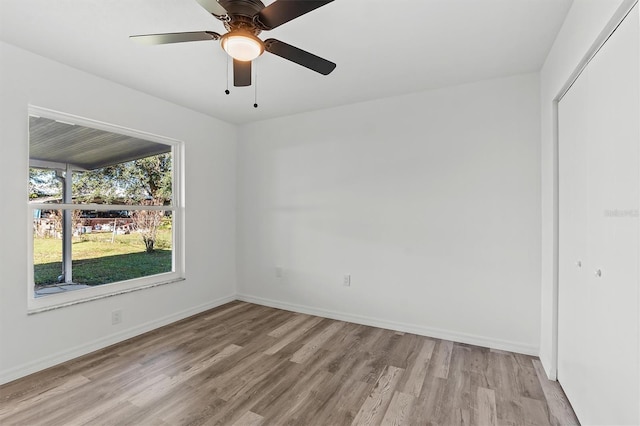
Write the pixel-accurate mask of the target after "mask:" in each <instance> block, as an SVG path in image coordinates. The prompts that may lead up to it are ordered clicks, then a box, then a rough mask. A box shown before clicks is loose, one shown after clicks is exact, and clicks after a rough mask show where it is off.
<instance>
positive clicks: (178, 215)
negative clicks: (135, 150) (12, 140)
mask: <svg viewBox="0 0 640 426" xmlns="http://www.w3.org/2000/svg"><path fill="white" fill-rule="evenodd" d="M28 111H29V114H28V115H29V116H36V117H43V118H49V119H52V120H58V121H62V122H67V123H70V124H75V125H80V126H85V127H91V128H94V129H99V130H104V131H107V132H112V133H118V134H122V135H126V136H131V137H134V138H139V139H145V140H148V141H152V142H157V143H161V144H165V145H169V146H171V154H172V173H173V176H172V186H173V188H172V201H171V205H170V206H130V205H126V209H127V210H164V211H171V212H172V227H171V229H172V239H173V242H172V262H171V263H172V270H171V272H166V273H161V274H155V275H149V276H145V277H141V278H135V279H131V280H126V281H117V282H114V283H108V284H101V285H97V286H94V287H91V288H86V289H79V290H73V291H66V292H62V293H56V294H50V295H46V296H41V297H37V298H36V297H35V283H34V269H33V268H34V265H33V220H32V218H33V211H34V210H35V209H45V210H51V209H52V208H55V209H72V210H97V211H110V210H120V209H121V208H120V205H115V204H112V205H103V204H55V205H52V204H46V203H29V202H28V201H26V202H25V204H26V205H27V211H28V215H29V216H28V217H29V218H30V220H28V221H27V222H28V223H27V226H28V229H27V241H28V244H27V246H28V253H27V258H28V259H29V260H28V262H27V263H28V270H27V283H28V285H27V286H26V287H27V312H28V313H29V314H33V313H38V312H43V311H48V310H52V309H57V308H60V307H64V306H70V305H75V304H77V303H83V302H88V301H91V300H96V299H102V298H104V297H109V296H114V295H116V294H122V293H128V292H131V291H136V290H142V289H146V288H151V287H156V286H159V285H163V284H169V283H174V282H178V281H182V280H184V279H185V269H184V264H185V262H184V260H185V259H184V239H185V238H184V185H183V176H184V163H183V158H184V143H183V142H182V141H179V140H176V139H171V138H167V137H164V136H159V135H155V134H151V133H147V132H142V131H138V130H133V129H129V128H126V127H121V126H117V125H114V124H109V123H104V122H100V121H96V120H91V119H88V118H83V117H79V116H76V115H71V114H66V113H62V112H58V111H53V110H50V109H46V108H41V107H37V106H33V105H29V108H28ZM27 122H28V120H27ZM25 170H26V174H27V178H26V179H25V182H26V185H25V186H26V188H27V189H26V195H27V196H25V200H28V198H29V197H28V194H29V190H28V186H29V185H28V182H29V178H28V174H29V158H28V156H27V166H26V167H25ZM114 207H115V208H114ZM123 207H124V206H123Z"/></svg>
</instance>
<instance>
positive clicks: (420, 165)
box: [237, 74, 540, 354]
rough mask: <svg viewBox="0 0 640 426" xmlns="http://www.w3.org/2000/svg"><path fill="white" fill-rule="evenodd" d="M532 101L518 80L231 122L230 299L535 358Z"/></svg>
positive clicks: (536, 195) (536, 213)
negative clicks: (234, 276)
mask: <svg viewBox="0 0 640 426" xmlns="http://www.w3.org/2000/svg"><path fill="white" fill-rule="evenodd" d="M539 108H540V105H539V84H538V75H537V74H529V75H522V76H515V77H510V78H504V79H498V80H491V81H485V82H479V83H475V84H469V85H464V86H459V87H453V88H447V89H442V90H434V91H428V92H422V93H417V94H412V95H408V96H401V97H396V98H391V99H383V100H378V101H373V102H367V103H360V104H356V105H350V106H345V107H340V108H333V109H328V110H322V111H317V112H311V113H305V114H300V115H295V116H291V117H285V118H279V119H273V120H269V121H264V122H259V123H254V124H250V125H246V126H244V127H242V128H241V130H240V138H239V141H240V142H239V146H238V178H237V179H238V215H239V216H238V252H237V253H238V259H237V261H238V292H239V293H240V297H241V298H243V299H245V300H250V301H257V302H259V303H265V304H270V305H273V306H280V307H284V308H289V309H292V310H299V311H306V312H310V313H319V314H322V315H326V316H330V317H335V318H342V319H347V320H352V321H355V322H360V323H365V324H372V325H378V326H383V327H385V326H386V327H391V328H395V329H401V330H406V331H412V332H416V333H422V334H427V335H432V336H436V337H445V338H450V339H454V340H458V341H463V342H469V343H477V344H481V345H486V346H492V347H497V348H503V349H511V350H515V351H520V352H526V353H533V354H537V351H538V343H539V329H540V303H539V302H540V192H539V191H540V163H539V146H540V145H539V138H540V132H539V126H540V121H539V120H540V109H539ZM277 266H278V267H282V268H283V277H282V278H281V279H279V278H277V277H276V274H275V268H276V267H277ZM343 274H351V276H352V285H351V287H344V286H343V285H342V276H343Z"/></svg>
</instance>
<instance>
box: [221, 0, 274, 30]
mask: <svg viewBox="0 0 640 426" xmlns="http://www.w3.org/2000/svg"><path fill="white" fill-rule="evenodd" d="M218 3H220V5H221V6H222V7H224V8H225V9H226V10H227V12H228V15H229V21H227V22H225V23H224V26H225V28H226V29H227V31H233V30H244V31H248V32H251V33H252V34H254V35H258V34H260V33H261V32H262V30H261V29H260V27H259V26H258V25H256V24H255V22H254V16H256V15H257V14H258V13H259V12H260V11H261V10H262V9H264V7H265V6H264V3H262V2H261V1H260V0H218Z"/></svg>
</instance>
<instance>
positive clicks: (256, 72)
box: [253, 63, 258, 108]
mask: <svg viewBox="0 0 640 426" xmlns="http://www.w3.org/2000/svg"><path fill="white" fill-rule="evenodd" d="M253 68H254V69H255V71H254V72H255V76H254V77H253V81H254V84H253V85H254V86H255V87H254V89H255V92H254V97H253V107H254V108H258V66H257V64H255V63H254V67H253Z"/></svg>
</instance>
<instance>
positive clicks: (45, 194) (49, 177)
mask: <svg viewBox="0 0 640 426" xmlns="http://www.w3.org/2000/svg"><path fill="white" fill-rule="evenodd" d="M61 200H62V183H61V182H60V180H59V179H58V178H56V172H55V171H54V170H46V169H36V168H29V201H36V202H43V203H46V202H60V201H61Z"/></svg>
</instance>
